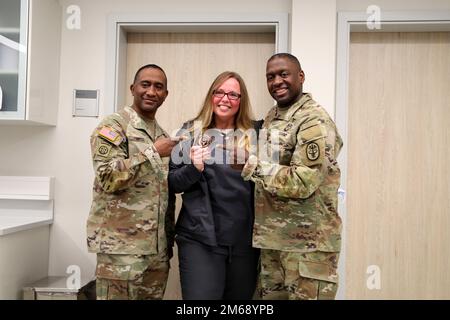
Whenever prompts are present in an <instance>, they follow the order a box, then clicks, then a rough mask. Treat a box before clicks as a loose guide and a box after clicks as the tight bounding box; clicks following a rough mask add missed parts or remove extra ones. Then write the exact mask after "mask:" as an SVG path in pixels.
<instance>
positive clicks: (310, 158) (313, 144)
mask: <svg viewBox="0 0 450 320" xmlns="http://www.w3.org/2000/svg"><path fill="white" fill-rule="evenodd" d="M299 137H300V139H301V142H300V159H301V161H302V163H303V164H305V165H307V166H313V165H318V164H321V163H323V160H324V157H325V138H326V131H325V129H324V128H323V127H322V125H321V124H320V123H317V124H314V125H312V126H309V127H307V128H305V129H301V130H300V132H299Z"/></svg>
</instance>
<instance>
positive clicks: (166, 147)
mask: <svg viewBox="0 0 450 320" xmlns="http://www.w3.org/2000/svg"><path fill="white" fill-rule="evenodd" d="M178 141H179V139H175V138H159V139H158V140H156V141H155V143H154V144H153V146H154V147H155V149H156V151H158V153H159V156H160V157H161V158H163V157H168V156H170V153H171V152H172V149H173V147H175V146H176V145H177V143H178Z"/></svg>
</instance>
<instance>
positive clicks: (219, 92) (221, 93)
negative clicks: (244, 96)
mask: <svg viewBox="0 0 450 320" xmlns="http://www.w3.org/2000/svg"><path fill="white" fill-rule="evenodd" d="M225 95H227V97H228V99H230V100H237V99H239V98H240V97H241V95H240V94H239V93H237V92H234V91H230V92H225V91H223V90H214V91H213V96H214V97H217V98H223V97H224V96H225Z"/></svg>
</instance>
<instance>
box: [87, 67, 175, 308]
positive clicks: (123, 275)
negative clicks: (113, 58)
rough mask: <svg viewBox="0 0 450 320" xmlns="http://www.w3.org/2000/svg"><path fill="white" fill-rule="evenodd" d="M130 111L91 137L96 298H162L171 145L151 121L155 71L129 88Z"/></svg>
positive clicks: (161, 93)
mask: <svg viewBox="0 0 450 320" xmlns="http://www.w3.org/2000/svg"><path fill="white" fill-rule="evenodd" d="M130 89H131V93H132V95H133V97H134V98H133V105H132V106H130V107H125V108H124V109H123V110H121V111H119V112H117V113H114V114H112V115H110V116H108V117H106V118H105V119H104V120H103V121H102V122H101V123H100V124H99V126H98V127H97V128H96V129H95V130H94V132H93V134H92V136H91V148H92V156H93V164H94V170H95V181H94V188H93V202H92V207H91V212H90V215H89V218H88V221H87V244H88V249H89V252H95V253H97V268H96V276H97V281H96V282H97V283H96V285H97V286H96V290H97V299H101V300H105V299H108V300H109V299H162V297H163V295H164V291H165V288H166V282H167V277H168V272H169V259H170V257H171V252H172V245H173V229H174V201H173V200H174V198H173V197H172V196H171V195H170V196H169V190H168V183H167V175H168V162H169V160H168V156H169V155H170V152H171V150H172V148H173V147H174V145H175V144H176V141H175V140H173V139H171V138H170V137H169V135H168V134H167V133H166V132H165V131H164V130H163V129H161V127H160V126H159V125H158V123H157V122H156V120H155V114H156V111H157V109H158V107H159V106H160V105H161V104H162V103H163V102H164V100H165V98H166V97H167V94H168V91H167V78H166V75H165V73H164V71H163V70H162V69H161V68H160V67H159V66H156V65H146V66H143V67H141V68H140V69H139V70H138V72H137V73H136V76H135V79H134V83H133V84H132V85H131V86H130Z"/></svg>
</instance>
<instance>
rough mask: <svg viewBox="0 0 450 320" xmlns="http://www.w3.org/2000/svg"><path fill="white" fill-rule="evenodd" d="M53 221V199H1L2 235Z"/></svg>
mask: <svg viewBox="0 0 450 320" xmlns="http://www.w3.org/2000/svg"><path fill="white" fill-rule="evenodd" d="M52 223H53V200H16V199H15V200H5V199H0V236H2V235H6V234H10V233H13V232H18V231H23V230H28V229H32V228H36V227H40V226H45V225H49V224H52Z"/></svg>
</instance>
